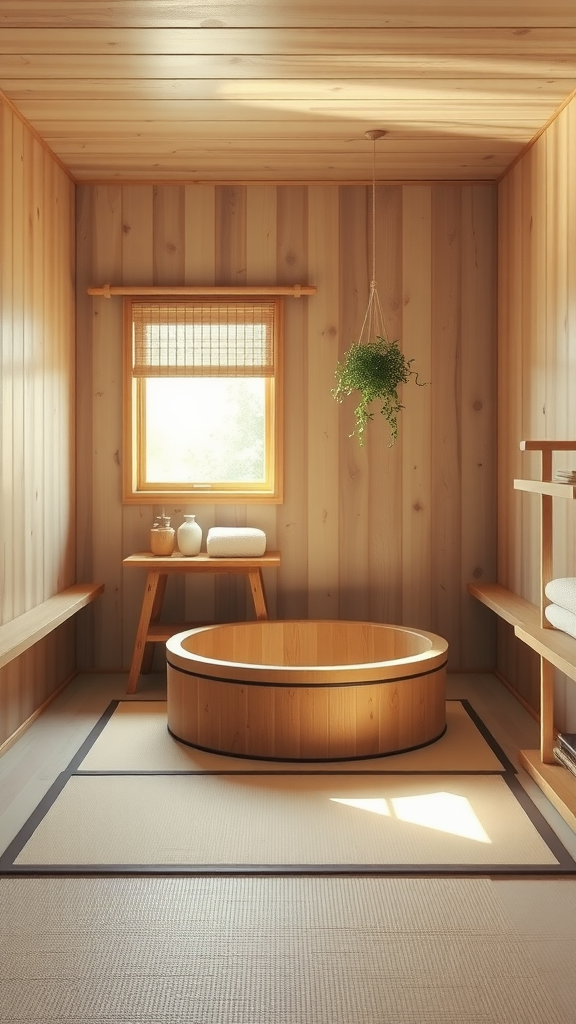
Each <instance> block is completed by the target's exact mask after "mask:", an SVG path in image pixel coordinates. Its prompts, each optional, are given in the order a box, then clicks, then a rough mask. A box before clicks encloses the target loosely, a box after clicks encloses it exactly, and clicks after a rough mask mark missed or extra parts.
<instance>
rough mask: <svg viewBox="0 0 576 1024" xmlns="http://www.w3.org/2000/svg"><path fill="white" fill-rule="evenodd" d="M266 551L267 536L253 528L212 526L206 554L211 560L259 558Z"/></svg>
mask: <svg viewBox="0 0 576 1024" xmlns="http://www.w3.org/2000/svg"><path fill="white" fill-rule="evenodd" d="M265 551H266V534H265V533H264V530H257V529H256V528H255V527H251V526H211V527H210V529H209V530H208V536H207V538H206V553H207V554H208V555H210V557H211V558H242V557H244V558H259V557H260V556H261V555H263V554H264V552H265Z"/></svg>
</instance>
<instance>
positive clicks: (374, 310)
mask: <svg viewBox="0 0 576 1024" xmlns="http://www.w3.org/2000/svg"><path fill="white" fill-rule="evenodd" d="M376 337H379V338H383V339H384V341H387V337H386V329H385V327H384V314H383V313H382V306H381V305H380V297H379V295H378V286H377V284H376V139H373V140H372V280H371V281H370V294H369V296H368V305H367V307H366V313H365V314H364V322H363V324H362V329H361V331H360V337H359V339H358V341H359V342H360V343H362V342H364V343H366V342H368V341H370V340H374V339H375V338H376Z"/></svg>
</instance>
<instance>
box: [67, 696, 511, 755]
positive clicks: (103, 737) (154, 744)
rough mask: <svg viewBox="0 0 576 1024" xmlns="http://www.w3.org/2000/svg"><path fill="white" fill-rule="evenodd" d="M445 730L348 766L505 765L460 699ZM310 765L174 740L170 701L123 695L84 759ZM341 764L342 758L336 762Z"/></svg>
mask: <svg viewBox="0 0 576 1024" xmlns="http://www.w3.org/2000/svg"><path fill="white" fill-rule="evenodd" d="M446 719H447V728H446V732H445V734H444V736H442V737H441V739H439V740H437V741H436V742H435V743H432V744H430V745H429V746H427V747H422V748H420V749H419V750H412V751H409V752H408V753H405V754H395V755H392V756H389V757H384V758H383V757H379V758H369V759H366V760H360V761H347V762H346V771H369V770H371V769H375V770H377V771H397V770H401V771H424V772H428V771H430V772H438V771H440V772H446V771H501V770H502V768H503V767H504V765H503V764H502V762H501V760H500V759H499V758H498V757H497V756H496V754H495V753H494V751H493V750H492V749H491V748H490V746H489V744H488V743H487V741H486V739H485V738H484V737H483V736H482V734H481V732H480V731H479V729H478V728H477V727H476V725H475V724H474V722H473V721H472V719H471V717H470V715H469V713H468V712H467V710H466V708H465V707H464V705H463V704H462V703H461V701H457V700H453V701H448V702H447V704H446ZM287 766H288V767H289V768H290V770H291V771H302V772H306V771H310V769H311V767H312V768H313V767H315V768H318V767H321V768H325V769H327V770H329V769H330V764H329V763H328V764H326V763H322V765H321V766H318V765H315V766H314V765H311V764H310V763H308V764H305V763H296V762H288V764H286V763H281V762H274V761H266V762H265V764H264V763H263V762H262V761H261V760H258V761H252V760H248V759H245V758H241V759H240V758H237V757H236V758H235V757H223V756H221V755H219V754H209V753H205V752H204V751H202V750H195V749H194V748H193V747H189V746H186V745H185V744H184V743H179V742H178V741H177V740H175V739H174V738H173V737H172V736H171V735H170V733H169V732H168V730H167V726H166V703H165V701H138V702H136V701H122V702H120V704H119V705H118V707H117V708H116V710H115V711H114V713H113V715H112V716H111V718H110V721H109V722H108V724H107V725H106V728H105V729H104V731H103V732H102V733H101V734H100V736H99V737H98V738H97V740H96V741H95V743H94V745H93V746H92V748H91V749H90V751H89V752H88V754H87V755H86V757H85V758H84V760H83V761H82V763H81V765H80V769H81V770H82V771H226V772H230V771H240V772H245V771H247V770H249V769H250V768H254V769H255V770H256V771H262V770H263V768H264V767H265V768H266V771H283V770H285V769H286V767H287ZM335 768H336V770H338V769H340V770H341V769H342V764H341V763H337V764H336V765H335Z"/></svg>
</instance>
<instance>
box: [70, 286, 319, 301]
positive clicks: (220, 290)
mask: <svg viewBox="0 0 576 1024" xmlns="http://www.w3.org/2000/svg"><path fill="white" fill-rule="evenodd" d="M315 294H316V285H315V284H287V285H273V284H272V285H259V286H254V287H252V286H250V285H180V286H175V287H173V288H171V287H168V286H167V285H148V286H146V285H145V286H140V285H135V286H132V285H126V286H124V285H118V286H116V285H111V284H105V285H103V286H102V287H101V288H96V287H92V288H88V295H103V296H104V298H105V299H111V298H112V296H113V295H221V296H223V297H226V296H227V295H247V296H254V295H289V296H292V298H294V299H299V298H300V297H301V296H302V295H315Z"/></svg>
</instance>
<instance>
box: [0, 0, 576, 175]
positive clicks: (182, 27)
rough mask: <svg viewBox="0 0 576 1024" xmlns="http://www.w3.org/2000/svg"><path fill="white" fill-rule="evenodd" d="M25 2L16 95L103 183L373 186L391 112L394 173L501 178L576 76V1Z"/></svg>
mask: <svg viewBox="0 0 576 1024" xmlns="http://www.w3.org/2000/svg"><path fill="white" fill-rule="evenodd" d="M8 6H9V10H8V11H7V14H6V15H4V13H3V14H2V22H3V25H2V27H3V31H2V40H1V42H0V88H3V90H4V92H5V94H6V96H7V98H8V99H9V101H10V102H11V103H13V104H14V106H15V109H17V110H18V111H19V113H20V115H21V116H23V117H24V118H26V119H27V120H28V121H29V123H30V124H31V125H32V126H33V128H34V130H35V131H37V132H38V133H39V135H40V136H41V137H42V139H43V140H45V141H46V142H47V143H48V144H49V145H50V146H51V147H52V149H53V152H54V153H55V154H56V156H57V159H59V160H62V161H63V163H64V164H65V165H66V166H67V167H68V168H69V169H70V172H71V174H72V175H73V176H74V178H75V180H77V181H80V180H83V181H89V182H91V183H92V184H94V183H96V182H100V183H103V182H107V183H111V182H112V181H114V180H116V181H118V180H122V181H123V182H127V181H138V180H142V181H145V180H146V181H148V182H158V183H159V182H162V181H167V180H180V181H183V182H184V181H185V182H187V183H193V182H196V183H198V182H199V181H204V182H206V183H207V184H209V183H213V182H215V181H218V180H219V181H228V182H230V183H231V182H233V181H235V182H240V181H242V182H248V181H257V180H259V181H268V182H278V181H279V180H283V181H285V182H289V181H294V180H297V179H298V180H302V181H307V182H312V181H316V182H318V181H329V180H333V181H338V182H344V181H358V182H366V181H368V180H369V178H370V152H369V149H368V147H366V145H365V140H364V132H365V131H366V129H367V127H369V125H370V122H373V123H378V122H382V121H383V119H384V121H383V127H385V128H386V129H387V131H388V133H389V139H388V142H389V146H388V159H387V161H386V163H385V165H384V167H383V170H382V177H385V178H387V179H388V180H394V181H398V182H402V181H406V180H423V178H424V176H426V179H427V180H433V179H435V180H451V179H455V178H456V179H459V180H497V179H498V178H499V176H500V175H501V174H502V173H503V172H504V171H505V170H506V168H507V167H509V166H510V164H511V163H512V162H513V161H514V160H515V159H517V158H518V156H519V155H520V153H521V150H522V147H523V146H525V145H526V144H529V143H530V142H531V140H533V139H534V137H535V136H536V135H537V134H538V133H539V132H540V131H542V129H543V127H544V126H545V125H546V124H547V122H548V121H549V119H550V118H552V117H553V116H554V115H555V113H556V111H557V110H558V109H559V108H560V107H561V105H562V104H563V103H564V102H565V100H566V98H567V96H568V95H569V94H570V93H571V92H572V91H573V90H574V87H575V86H576V58H575V56H574V53H575V40H576V19H575V18H574V15H573V12H572V11H570V10H569V4H568V3H566V4H562V5H559V4H556V5H554V6H552V7H551V6H550V5H549V6H548V7H547V8H545V9H543V8H542V7H541V6H539V5H536V4H531V5H529V6H527V5H526V4H523V5H521V10H520V8H519V6H518V4H514V3H512V2H510V3H507V4H502V5H494V4H492V5H490V6H489V8H487V7H486V5H485V4H484V5H481V4H473V5H466V6H458V5H456V4H455V3H454V4H450V5H441V6H439V5H437V4H433V3H430V2H428V3H421V4H413V5H412V4H408V5H401V4H394V5H392V6H391V5H390V4H386V5H374V4H368V3H366V4H362V5H354V6H353V7H351V6H350V4H349V3H346V2H345V0H337V2H336V3H334V4H331V5H330V6H329V7H327V6H326V4H317V5H307V4H305V3H303V2H302V3H297V4H281V5H278V4H277V3H275V4H270V3H269V2H268V3H260V4H256V5H245V4H241V3H238V4H224V5H222V4H218V5H217V6H216V8H214V10H212V9H211V10H210V11H208V10H206V11H201V10H200V9H198V10H197V9H195V8H186V7H185V6H184V5H180V4H173V3H171V4H170V6H169V8H167V7H166V4H165V3H162V2H161V0H156V2H152V0H149V2H147V3H136V4H135V3H133V2H131V3H112V4H110V5H102V4H95V3H90V4H89V5H87V4H86V3H83V4H82V5H76V4H74V3H72V2H70V3H69V4H64V3H62V2H59V0H41V3H37V4H36V5H34V4H33V3H32V2H31V3H23V4H22V5H21V11H20V13H17V10H16V6H15V5H12V4H10V5H8ZM208 13H209V14H213V15H214V18H212V19H210V18H208V17H205V16H204V15H206V14H208ZM207 133H208V134H207ZM321 136H323V138H324V141H325V149H324V150H323V151H322V150H319V149H318V147H317V140H318V139H319V138H320V137H321ZM208 137H211V139H212V142H211V143H208V144H207V138H208ZM254 138H256V139H257V142H258V144H257V145H255V146H253V147H252V148H251V147H250V142H249V140H250V139H254ZM119 140H122V141H121V146H122V148H121V149H118V145H117V144H118V141H119ZM439 140H443V141H446V142H448V143H449V148H448V149H443V148H442V146H441V145H439ZM247 143H248V145H247ZM478 143H480V146H479V145H478ZM560 147H561V140H560ZM424 168H426V172H424Z"/></svg>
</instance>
